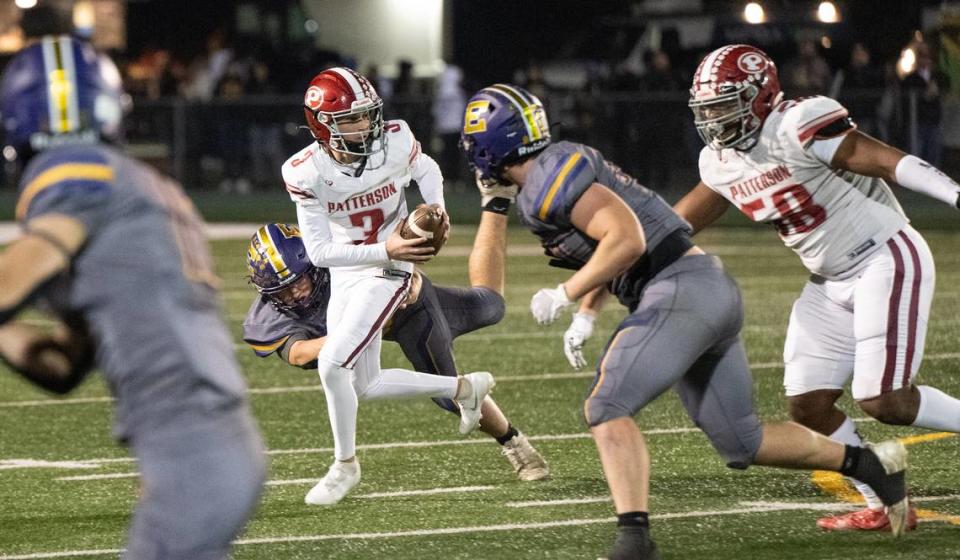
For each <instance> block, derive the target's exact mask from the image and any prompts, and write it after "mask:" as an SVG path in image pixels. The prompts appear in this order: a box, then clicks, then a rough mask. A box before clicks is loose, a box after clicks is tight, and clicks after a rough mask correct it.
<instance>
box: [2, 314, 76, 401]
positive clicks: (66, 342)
mask: <svg viewBox="0 0 960 560" xmlns="http://www.w3.org/2000/svg"><path fill="white" fill-rule="evenodd" d="M0 356H2V357H3V360H4V361H5V362H6V363H7V364H8V365H9V366H10V367H11V368H12V369H13V370H14V371H16V372H17V373H19V374H20V375H22V376H23V377H24V378H26V379H27V380H28V381H30V382H32V383H34V384H36V385H38V386H40V387H42V388H44V389H46V390H48V391H52V392H54V393H58V394H64V393H68V392H70V391H71V390H73V389H74V388H75V387H76V386H77V385H79V384H80V382H81V381H83V379H84V378H85V377H86V375H87V373H89V372H90V369H91V368H92V367H93V349H92V347H91V346H90V343H89V340H88V339H87V337H86V334H85V333H82V332H79V331H76V330H73V329H68V328H61V329H60V330H59V331H58V332H55V333H54V334H47V333H44V332H42V331H40V330H39V329H36V328H34V327H31V326H29V325H25V324H23V323H19V322H12V323H8V324H6V325H3V326H2V327H0Z"/></svg>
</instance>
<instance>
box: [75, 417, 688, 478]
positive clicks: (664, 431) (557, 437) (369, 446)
mask: <svg viewBox="0 0 960 560" xmlns="http://www.w3.org/2000/svg"><path fill="white" fill-rule="evenodd" d="M699 431H700V430H699V429H698V428H658V429H653V430H645V431H644V432H643V433H644V434H645V435H670V434H687V433H692V432H699ZM590 437H591V436H590V434H589V433H588V432H577V433H573V434H543V435H539V436H527V439H529V440H530V441H564V440H571V439H590ZM490 444H491V441H490V439H488V438H482V439H481V438H474V439H451V440H433V441H399V442H389V443H364V444H360V445H357V449H362V450H373V449H408V448H426V447H444V446H449V445H490ZM310 453H333V448H332V447H305V448H300V449H268V450H267V455H305V454H310ZM135 461H136V460H135V459H134V458H133V457H119V458H116V457H114V458H109V459H84V460H83V461H81V462H83V463H89V464H94V465H101V464H113V463H133V462H135ZM116 474H119V475H126V476H136V474H137V473H116ZM110 478H125V476H115V475H112V474H111V475H90V476H72V477H65V478H64V479H70V480H100V479H107V480H109V479H110Z"/></svg>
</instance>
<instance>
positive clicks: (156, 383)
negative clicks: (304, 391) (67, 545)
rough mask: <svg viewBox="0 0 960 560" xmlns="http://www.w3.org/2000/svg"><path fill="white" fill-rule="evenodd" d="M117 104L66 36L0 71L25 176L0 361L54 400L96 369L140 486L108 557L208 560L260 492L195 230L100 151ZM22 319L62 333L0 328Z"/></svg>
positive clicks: (221, 549) (98, 63)
mask: <svg viewBox="0 0 960 560" xmlns="http://www.w3.org/2000/svg"><path fill="white" fill-rule="evenodd" d="M121 94H122V91H121V88H120V77H119V74H118V73H117V70H116V67H115V66H114V65H113V63H112V62H110V61H109V60H108V59H107V58H105V57H103V56H101V55H99V54H98V53H97V52H95V51H94V49H93V48H92V47H91V46H90V45H88V44H85V43H83V42H80V41H78V40H76V39H73V38H70V37H67V36H62V37H45V38H43V39H42V40H41V41H39V42H38V43H35V44H34V45H32V46H29V47H27V48H26V49H24V50H23V51H21V52H20V53H19V54H17V56H16V57H15V58H14V59H13V60H12V61H11V62H10V63H9V65H8V66H7V68H6V70H5V72H4V75H3V80H2V83H0V112H2V118H0V120H2V122H3V125H4V132H5V136H4V139H5V143H6V148H5V153H6V154H11V150H13V151H15V153H16V156H17V159H18V160H19V161H21V162H28V163H27V165H26V167H25V169H24V170H23V173H22V178H21V181H20V196H19V200H18V202H17V207H16V216H17V220H18V221H19V222H20V224H21V225H22V226H23V235H22V236H21V237H20V238H19V239H17V240H16V241H14V242H13V243H12V244H11V245H10V246H8V247H7V249H6V251H5V252H4V254H3V255H2V256H0V294H2V295H0V319H2V321H0V322H2V323H3V327H2V328H0V331H2V332H0V353H2V356H3V358H4V360H6V361H7V363H8V364H10V365H11V366H12V368H13V369H15V370H17V371H18V372H20V373H21V374H23V375H24V376H25V377H27V378H28V379H30V380H31V381H34V382H36V383H38V384H40V385H41V386H44V387H46V388H48V389H51V390H54V391H57V392H66V391H69V390H70V389H71V388H72V387H74V386H75V385H76V384H77V383H79V382H80V380H81V379H82V378H83V376H84V375H85V374H86V373H87V372H88V371H89V370H90V369H91V368H92V366H93V365H94V364H96V365H97V366H99V368H100V370H101V371H102V372H103V375H104V377H105V378H106V380H107V383H108V384H109V386H110V390H111V392H112V393H113V395H114V397H115V398H116V415H115V421H114V433H115V435H116V437H117V438H118V439H119V440H120V441H122V442H123V443H125V444H126V445H128V446H129V447H130V449H131V451H132V452H133V454H134V455H135V456H136V458H137V462H138V465H139V468H140V475H141V484H142V488H143V491H142V497H141V500H140V503H139V504H138V505H137V508H136V511H135V513H134V517H133V522H132V525H131V527H130V533H129V536H128V542H127V547H126V552H125V554H124V558H129V559H136V560H145V559H146V560H149V559H160V558H162V559H164V560H171V559H181V560H188V559H190V560H196V559H205V560H221V559H224V558H227V556H228V555H229V548H230V542H231V541H232V539H233V538H234V537H235V536H236V535H237V534H238V533H239V532H240V530H241V529H242V528H243V526H244V524H245V523H246V521H247V519H248V518H249V516H250V515H251V513H252V511H253V508H254V506H255V504H256V502H257V500H258V497H259V495H260V489H261V486H262V483H263V479H264V471H265V465H264V455H263V449H262V442H261V439H260V436H259V433H258V431H257V428H256V426H255V424H254V420H253V418H252V416H251V414H250V410H249V406H248V403H247V401H246V396H245V390H246V386H245V383H244V380H243V378H242V376H241V374H240V370H239V367H238V365H237V363H236V361H235V359H234V356H233V345H232V342H231V339H230V336H229V334H228V332H227V330H226V329H225V328H224V325H223V323H222V321H221V320H220V317H219V305H218V301H219V299H218V297H217V293H216V289H215V288H216V284H217V278H216V276H215V274H214V271H213V267H212V259H211V257H210V253H209V250H208V247H207V244H206V239H205V237H204V234H203V231H202V225H203V224H202V222H201V219H200V217H199V216H198V214H197V213H196V212H195V210H194V208H193V205H192V204H191V202H190V201H189V199H188V198H187V197H186V196H185V195H184V193H183V192H182V191H181V189H180V187H179V186H178V185H177V184H176V183H175V182H173V181H172V180H170V179H169V178H166V177H163V176H161V175H159V174H158V173H156V172H155V171H154V170H153V169H151V168H150V167H148V166H146V165H144V164H142V163H139V162H137V161H135V160H133V159H131V158H130V157H128V156H126V155H124V154H123V153H122V152H121V151H119V150H118V149H115V148H114V147H111V146H110V145H108V143H107V142H109V141H111V140H114V139H116V138H117V137H118V135H119V131H120V128H119V127H120V117H121V115H122V111H121ZM26 306H34V307H36V308H39V309H41V310H43V311H46V312H48V313H50V314H52V315H54V316H55V317H57V318H59V319H60V321H61V322H62V323H63V325H62V327H61V328H60V329H59V330H58V331H57V332H55V333H53V334H47V333H45V332H41V331H39V330H36V329H34V328H31V327H30V326H28V325H25V324H22V323H19V322H16V321H11V319H13V318H14V316H15V315H16V313H17V312H18V311H19V310H20V309H21V308H23V307H26Z"/></svg>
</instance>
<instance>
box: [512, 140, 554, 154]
mask: <svg viewBox="0 0 960 560" xmlns="http://www.w3.org/2000/svg"><path fill="white" fill-rule="evenodd" d="M549 143H550V141H549V140H538V141H536V142H534V143H533V144H530V145H529V146H520V147H519V148H517V155H518V156H523V155H527V154H529V153H532V152H536V151H537V150H541V149H543V147H544V146H546V145H547V144H549Z"/></svg>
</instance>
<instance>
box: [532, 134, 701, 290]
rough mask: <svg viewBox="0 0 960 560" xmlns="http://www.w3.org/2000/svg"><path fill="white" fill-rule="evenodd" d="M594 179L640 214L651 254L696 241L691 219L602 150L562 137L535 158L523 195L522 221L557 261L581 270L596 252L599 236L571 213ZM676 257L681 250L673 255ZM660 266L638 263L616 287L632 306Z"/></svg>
mask: <svg viewBox="0 0 960 560" xmlns="http://www.w3.org/2000/svg"><path fill="white" fill-rule="evenodd" d="M594 183H600V184H601V185H604V186H605V187H607V188H609V189H610V190H611V191H613V192H614V193H616V194H617V196H619V197H620V198H621V199H622V200H623V201H624V202H625V203H626V204H627V206H629V207H630V208H631V209H632V210H633V211H634V212H635V213H636V215H637V219H638V220H639V221H640V225H641V226H642V227H643V233H644V237H645V238H646V242H647V252H646V255H648V256H649V255H654V254H655V253H656V251H657V248H658V246H659V245H660V244H661V243H662V242H663V241H665V240H670V241H671V243H670V245H671V253H675V252H676V251H680V254H683V252H684V251H686V249H687V248H689V247H690V246H692V244H691V243H690V242H689V240H688V238H689V235H690V232H691V231H692V230H691V228H690V224H688V223H687V222H686V221H685V220H683V218H681V217H680V216H678V215H677V214H676V213H675V212H674V211H673V209H672V208H671V207H670V205H669V204H667V203H666V201H664V200H663V198H661V197H660V195H658V194H657V193H655V192H653V191H651V190H650V189H648V188H646V187H644V186H643V185H641V184H640V183H639V182H638V181H637V180H636V179H634V178H633V177H631V176H630V175H627V174H626V173H624V172H623V171H622V170H621V169H620V168H619V167H617V166H616V165H614V164H613V163H611V162H609V161H607V160H606V159H604V157H603V154H601V153H600V152H599V151H597V150H595V149H593V148H591V147H589V146H585V145H583V144H575V143H573V142H558V143H555V144H551V145H550V146H548V147H547V148H545V149H544V150H543V151H542V152H541V153H540V154H539V155H538V156H537V158H536V160H534V163H533V166H532V168H531V169H530V171H529V173H528V174H527V180H526V182H525V184H524V186H523V188H522V189H521V190H520V194H519V195H518V197H517V212H518V214H519V216H520V221H521V222H522V223H523V224H524V225H525V226H526V227H527V228H528V229H530V231H532V232H533V233H534V234H535V235H536V236H537V237H539V238H540V242H541V243H542V245H543V247H544V249H545V251H546V253H547V254H548V255H550V256H552V257H554V261H553V264H556V265H558V266H563V267H566V268H571V269H579V268H580V267H582V266H583V265H584V264H585V263H586V262H587V260H589V259H590V257H591V256H593V252H594V250H595V249H596V246H597V243H596V241H594V240H593V239H591V238H590V237H588V236H587V235H586V234H585V233H583V232H582V231H580V230H578V229H577V228H576V227H575V226H574V225H573V223H572V222H571V218H570V214H571V212H572V211H573V207H574V205H576V203H577V201H578V200H580V197H581V196H582V195H583V193H584V192H586V190H587V189H589V188H590V186H591V185H593V184H594ZM678 238H679V239H680V241H679V242H677V239H678ZM673 247H675V249H673ZM675 256H679V255H671V257H675ZM643 264H646V263H643ZM656 271H658V269H657V268H656V267H649V266H640V267H635V269H632V270H631V271H628V272H626V273H624V275H622V276H623V277H621V278H618V279H616V280H615V281H614V282H613V283H612V285H611V291H612V292H613V293H614V294H615V295H617V296H618V297H619V298H620V300H621V302H623V303H625V304H626V305H631V304H632V303H635V300H636V298H637V297H639V293H638V292H639V290H641V289H642V286H643V285H645V284H646V280H649V277H647V276H649V275H652V274H655V273H656ZM630 276H632V277H630ZM628 277H629V278H628Z"/></svg>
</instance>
